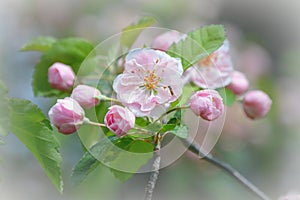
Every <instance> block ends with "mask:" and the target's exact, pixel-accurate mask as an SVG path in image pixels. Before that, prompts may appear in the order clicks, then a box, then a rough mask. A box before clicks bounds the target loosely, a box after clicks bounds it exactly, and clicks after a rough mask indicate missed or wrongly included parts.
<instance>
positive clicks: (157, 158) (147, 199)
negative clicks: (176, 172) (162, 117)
mask: <svg viewBox="0 0 300 200" xmlns="http://www.w3.org/2000/svg"><path fill="white" fill-rule="evenodd" d="M157 137H159V134H158V135H157ZM160 159H161V158H160V138H157V143H156V146H155V149H154V161H153V165H152V172H151V175H150V178H149V181H148V184H147V187H146V194H145V198H144V200H151V199H152V195H153V190H154V188H155V184H156V182H157V179H158V175H159V167H160Z"/></svg>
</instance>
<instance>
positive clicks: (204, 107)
mask: <svg viewBox="0 0 300 200" xmlns="http://www.w3.org/2000/svg"><path fill="white" fill-rule="evenodd" d="M190 103H191V110H192V111H193V112H194V113H195V115H197V116H200V117H202V118H203V119H206V120H208V121H212V120H215V119H217V118H218V117H219V116H220V115H222V114H223V112H224V104H223V101H222V97H221V96H220V95H219V93H218V92H217V91H215V90H200V91H198V92H196V93H195V94H193V95H192V96H191V99H190Z"/></svg>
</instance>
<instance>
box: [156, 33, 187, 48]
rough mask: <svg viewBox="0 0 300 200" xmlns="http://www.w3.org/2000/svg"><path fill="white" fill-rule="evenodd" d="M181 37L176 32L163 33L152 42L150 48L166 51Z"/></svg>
mask: <svg viewBox="0 0 300 200" xmlns="http://www.w3.org/2000/svg"><path fill="white" fill-rule="evenodd" d="M183 37H184V35H183V34H181V33H179V32H178V31H168V32H165V33H163V34H161V35H159V36H157V37H156V38H155V39H154V40H153V43H152V48H153V49H157V50H161V51H167V50H168V49H169V47H170V46H171V45H172V44H173V43H174V42H175V43H176V42H178V41H179V40H181V39H182V38H183Z"/></svg>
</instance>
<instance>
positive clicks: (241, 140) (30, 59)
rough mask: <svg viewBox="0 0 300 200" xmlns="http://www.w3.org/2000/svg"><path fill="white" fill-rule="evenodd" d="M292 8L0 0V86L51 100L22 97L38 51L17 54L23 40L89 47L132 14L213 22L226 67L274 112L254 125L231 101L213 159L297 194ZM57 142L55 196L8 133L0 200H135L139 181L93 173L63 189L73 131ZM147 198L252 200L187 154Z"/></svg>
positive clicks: (270, 188) (176, 24) (259, 3)
mask: <svg viewBox="0 0 300 200" xmlns="http://www.w3.org/2000/svg"><path fill="white" fill-rule="evenodd" d="M299 8H300V3H299V2H298V1H296V0H278V1H276V2H275V1H273V0H252V1H244V0H223V1H222V0H185V1H180V0H166V1H159V0H152V1H142V0H125V1H116V0H86V1H80V0H62V1H61V0H52V1H46V0H1V3H0V45H1V48H0V79H1V80H3V81H4V82H5V83H6V85H7V86H8V88H9V95H10V96H12V97H19V98H26V99H30V100H32V101H33V102H34V103H36V104H38V105H39V106H41V107H42V108H43V110H44V111H45V113H46V111H47V110H48V108H49V107H50V105H51V104H53V99H44V98H35V97H33V93H32V90H31V76H32V73H33V66H34V65H35V63H36V62H37V61H38V58H39V56H40V54H39V53H22V52H19V51H18V50H19V49H20V47H22V45H23V44H24V43H25V42H26V41H28V40H30V39H31V38H33V37H36V36H41V35H46V36H54V37H58V38H61V37H67V36H76V37H83V38H85V39H87V40H90V41H92V42H94V43H95V44H97V43H99V42H101V41H102V40H104V39H106V38H108V37H109V36H111V35H113V34H116V33H119V32H120V31H121V30H122V28H124V27H125V26H127V25H128V24H130V23H131V22H132V21H134V20H136V19H138V17H139V16H141V15H152V16H154V17H155V18H156V19H157V20H158V22H159V24H158V26H160V27H163V28H169V29H175V30H178V31H180V32H188V31H190V30H192V29H195V28H198V27H199V26H201V25H205V24H212V23H216V24H219V23H222V24H224V25H225V27H226V30H227V36H228V38H229V40H230V41H231V44H232V56H233V61H234V63H235V68H236V69H238V70H240V71H243V72H244V73H246V75H247V77H248V78H249V79H250V81H251V85H252V86H251V87H252V88H258V89H262V90H264V91H266V92H267V93H269V94H270V96H271V97H272V99H273V107H272V111H271V113H270V114H269V116H268V117H267V118H266V119H263V120H260V121H250V120H248V119H246V118H245V117H244V114H243V112H242V109H241V106H240V105H239V104H238V103H236V104H235V105H234V106H232V107H231V108H229V109H228V111H227V116H226V123H225V126H224V131H223V133H222V135H221V137H220V139H219V141H218V143H217V145H216V147H215V148H214V154H216V156H217V157H219V158H221V159H223V160H225V161H227V162H229V163H230V164H232V165H233V166H234V167H235V168H237V169H238V170H240V172H241V173H242V174H244V175H245V176H246V177H248V178H249V179H250V180H251V181H253V182H254V183H256V184H257V186H258V187H260V188H262V189H263V190H264V191H265V192H266V193H267V194H269V195H270V196H271V197H272V198H274V199H277V198H278V197H279V196H280V195H282V194H285V193H287V192H289V191H297V190H298V191H299V192H300V173H299V169H300V157H299V156H298V155H299V154H298V152H299V151H300V133H299V131H300V128H299V122H298V121H299V119H300V114H299V113H300V108H299V106H298V102H299V100H300V93H299V89H298V85H299V84H300V79H299V75H300V70H299V64H300V62H299V60H298V59H299V58H300V37H299V35H300V26H299V19H300V13H299V12H298V10H299ZM0 112H1V111H0ZM60 139H61V143H62V149H61V152H62V155H63V159H64V163H63V173H64V180H65V191H64V193H63V194H62V195H60V194H59V193H58V192H57V191H56V190H55V188H54V186H53V185H52V184H51V182H50V181H49V180H48V178H47V177H46V175H45V174H44V172H43V171H42V168H41V167H40V165H39V164H38V162H37V161H36V160H35V159H34V158H33V156H32V155H31V153H30V152H29V151H28V150H27V149H26V148H25V147H24V146H23V144H21V143H20V142H19V141H18V140H17V139H16V138H15V137H14V135H12V134H10V135H9V136H7V137H6V138H4V140H5V141H6V144H5V145H2V146H0V152H1V153H0V155H1V164H0V177H1V182H0V199H1V200H21V199H22V200H37V199H43V200H60V199H61V200H71V199H72V200H82V199H89V200H96V199H97V200H99V199H101V200H102V199H103V200H121V199H122V200H123V199H124V200H125V199H126V200H127V199H128V200H135V199H143V196H144V188H145V186H146V184H147V181H148V176H149V175H148V174H138V175H135V176H134V177H133V178H132V179H131V180H130V181H128V182H126V183H121V182H119V181H118V180H117V179H115V178H114V177H113V175H111V173H110V172H109V170H108V169H107V168H105V167H100V168H98V169H97V170H96V171H95V172H94V173H93V174H91V175H90V176H89V177H88V178H87V179H86V181H85V182H84V183H83V184H82V185H80V186H77V187H74V186H72V185H71V183H70V179H69V176H70V173H71V168H72V166H73V164H75V163H76V162H77V161H78V160H79V159H80V157H81V156H82V154H83V152H82V150H81V146H80V143H79V140H78V138H77V137H76V135H75V134H74V135H72V136H68V137H61V138H60ZM153 199H155V200H160V199H164V200H165V199H167V200H169V199H170V200H171V199H172V200H174V199H175V200H177V199H178V200H180V199H189V200H196V199H197V200H198V199H201V200H202V199H203V200H224V199H225V200H227V199H244V200H251V199H256V197H255V196H253V195H252V194H251V193H250V192H248V191H247V190H246V189H245V188H244V187H243V186H241V185H240V184H238V183H237V182H236V181H235V180H233V179H232V178H231V177H229V176H227V175H226V174H224V173H223V172H221V171H220V170H218V169H217V168H215V167H212V166H211V165H209V164H207V163H205V161H199V160H197V159H195V158H194V157H192V156H190V155H188V156H183V157H182V158H181V159H179V160H177V161H176V162H175V163H174V164H173V165H171V166H169V167H167V168H164V169H163V170H161V174H160V176H159V180H158V183H157V187H156V189H155V192H154V198H153Z"/></svg>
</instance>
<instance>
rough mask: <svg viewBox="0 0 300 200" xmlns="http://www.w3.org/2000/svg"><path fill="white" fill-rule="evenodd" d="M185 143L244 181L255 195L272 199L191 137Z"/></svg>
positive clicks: (263, 198) (205, 158) (263, 199)
mask: <svg viewBox="0 0 300 200" xmlns="http://www.w3.org/2000/svg"><path fill="white" fill-rule="evenodd" d="M182 141H183V143H184V144H185V145H186V146H187V147H188V148H189V150H190V151H191V152H193V153H195V154H197V155H198V156H199V157H202V158H203V159H204V160H206V161H208V162H209V163H211V164H213V165H215V166H216V167H219V168H220V169H222V170H224V171H225V172H227V173H228V174H229V175H231V176H233V177H234V178H236V179H237V180H238V181H239V182H240V183H242V184H243V185H244V186H246V188H248V189H249V190H250V191H252V192H253V193H254V194H255V195H257V196H258V197H259V198H261V199H262V200H271V198H270V197H268V196H267V195H266V194H265V193H264V192H262V191H261V190H260V189H258V188H257V187H256V186H255V185H254V184H253V183H251V182H250V181H249V180H248V179H246V178H245V177H244V176H242V175H241V174H240V173H239V172H238V171H237V170H235V169H234V168H233V167H231V166H230V165H229V164H227V163H225V162H223V161H220V160H218V159H217V158H215V157H213V156H212V155H211V154H205V153H204V152H203V151H202V150H201V147H200V145H199V144H198V143H196V142H193V141H192V140H191V139H190V138H188V139H184V140H182Z"/></svg>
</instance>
